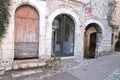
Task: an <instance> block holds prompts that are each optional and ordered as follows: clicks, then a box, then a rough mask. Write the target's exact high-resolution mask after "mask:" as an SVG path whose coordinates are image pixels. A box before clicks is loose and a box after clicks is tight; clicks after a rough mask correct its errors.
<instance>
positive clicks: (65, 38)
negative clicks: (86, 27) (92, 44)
mask: <svg viewBox="0 0 120 80" xmlns="http://www.w3.org/2000/svg"><path fill="white" fill-rule="evenodd" d="M52 25H53V27H52V48H53V50H52V51H53V53H54V54H55V55H56V56H73V55H74V32H75V25H74V22H73V20H72V19H71V18H70V17H69V16H68V15H65V14H60V15H58V16H57V17H55V19H54V21H53V23H52Z"/></svg>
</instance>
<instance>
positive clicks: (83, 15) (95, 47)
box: [0, 0, 115, 70]
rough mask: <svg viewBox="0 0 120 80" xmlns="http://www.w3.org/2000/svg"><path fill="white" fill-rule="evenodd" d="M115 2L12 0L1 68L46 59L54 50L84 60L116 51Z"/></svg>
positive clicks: (62, 54)
mask: <svg viewBox="0 0 120 80" xmlns="http://www.w3.org/2000/svg"><path fill="white" fill-rule="evenodd" d="M112 2H113V0H102V1H99V0H11V6H10V15H11V16H10V19H9V26H8V30H7V34H6V35H5V38H4V39H3V40H2V45H1V49H0V66H2V67H1V69H6V70H9V69H12V68H13V67H14V66H13V65H14V64H15V63H16V64H17V62H16V61H22V60H23V61H27V60H33V59H35V60H41V59H47V58H50V57H51V55H52V53H54V54H55V55H56V56H62V57H71V56H72V57H79V58H81V59H83V58H97V57H99V56H102V55H105V54H106V53H108V52H111V51H113V50H114V44H115V38H114V37H112V33H114V32H113V27H111V26H110V24H109V20H108V17H109V16H108V14H109V12H110V9H111V8H110V7H109V4H110V3H112ZM26 10H27V11H26ZM29 15H30V16H29ZM26 26H27V28H26ZM29 26H30V27H29ZM33 34H34V35H33ZM31 36H32V37H31ZM112 41H113V42H112ZM29 51H31V52H29ZM18 55H19V56H18ZM26 59H27V60H26ZM14 68H15V67H14Z"/></svg>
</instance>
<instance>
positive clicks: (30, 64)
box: [28, 63, 37, 67]
mask: <svg viewBox="0 0 120 80" xmlns="http://www.w3.org/2000/svg"><path fill="white" fill-rule="evenodd" d="M28 65H29V67H37V63H29V64H28Z"/></svg>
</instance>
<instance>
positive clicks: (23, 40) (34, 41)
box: [14, 5, 39, 59]
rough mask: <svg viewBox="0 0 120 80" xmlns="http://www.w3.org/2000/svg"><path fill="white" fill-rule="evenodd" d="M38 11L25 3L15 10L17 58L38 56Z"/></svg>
mask: <svg viewBox="0 0 120 80" xmlns="http://www.w3.org/2000/svg"><path fill="white" fill-rule="evenodd" d="M38 21H39V15H38V12H37V11H36V10H35V9H34V8H33V7H31V6H28V5H24V6H21V7H19V8H18V9H17V10H16V12H15V34H14V36H15V58H16V59H28V58H37V57H38V44H39V42H38V41H39V40H38V35H39V33H38V27H39V26H38V25H39V22H38Z"/></svg>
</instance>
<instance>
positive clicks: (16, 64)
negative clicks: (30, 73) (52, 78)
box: [12, 59, 46, 70]
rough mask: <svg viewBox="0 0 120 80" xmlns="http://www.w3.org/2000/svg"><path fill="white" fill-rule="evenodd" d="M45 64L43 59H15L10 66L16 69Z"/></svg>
mask: <svg viewBox="0 0 120 80" xmlns="http://www.w3.org/2000/svg"><path fill="white" fill-rule="evenodd" d="M45 65H46V63H45V61H44V60H41V59H30V60H15V61H14V62H13V65H12V68H13V70H16V69H26V68H33V67H43V66H45Z"/></svg>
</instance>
